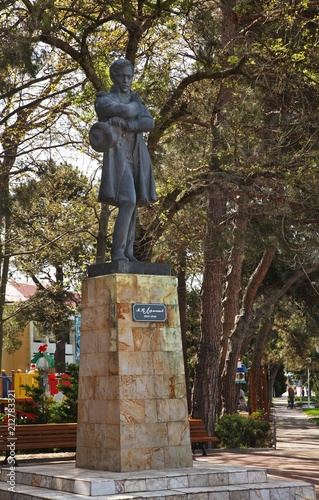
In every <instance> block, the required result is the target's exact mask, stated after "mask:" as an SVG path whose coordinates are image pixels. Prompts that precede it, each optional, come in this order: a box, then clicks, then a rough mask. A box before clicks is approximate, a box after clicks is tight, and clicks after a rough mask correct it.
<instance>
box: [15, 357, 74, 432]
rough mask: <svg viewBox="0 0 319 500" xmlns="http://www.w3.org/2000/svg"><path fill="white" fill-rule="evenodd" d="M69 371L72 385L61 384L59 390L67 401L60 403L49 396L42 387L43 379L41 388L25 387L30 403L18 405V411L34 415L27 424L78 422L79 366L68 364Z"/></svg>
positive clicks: (22, 402)
mask: <svg viewBox="0 0 319 500" xmlns="http://www.w3.org/2000/svg"><path fill="white" fill-rule="evenodd" d="M67 371H68V375H69V377H70V379H67V378H65V380H70V382H71V385H63V384H62V383H61V382H60V383H59V384H58V386H57V388H58V389H59V391H61V392H62V393H63V394H64V395H65V400H64V401H63V402H62V403H58V402H56V401H54V400H53V399H52V397H51V396H47V395H46V393H45V388H44V387H41V377H39V379H40V384H39V387H35V386H23V387H24V389H25V391H26V395H27V397H28V398H31V400H30V401H28V400H24V401H23V400H22V401H19V404H17V409H19V410H21V411H23V412H24V413H27V414H32V415H34V418H33V419H32V420H31V419H27V420H23V421H22V422H21V423H25V424H48V423H66V422H76V421H77V404H78V387H79V365H77V364H68V365H67Z"/></svg>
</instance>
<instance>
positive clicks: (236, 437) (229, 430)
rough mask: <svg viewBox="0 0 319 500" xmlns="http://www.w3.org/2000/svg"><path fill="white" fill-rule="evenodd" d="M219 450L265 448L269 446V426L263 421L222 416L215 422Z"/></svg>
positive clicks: (238, 416) (236, 415)
mask: <svg viewBox="0 0 319 500" xmlns="http://www.w3.org/2000/svg"><path fill="white" fill-rule="evenodd" d="M215 431H216V435H217V436H218V438H219V440H220V446H221V448H266V447H269V446H271V440H272V438H271V434H270V432H269V431H270V424H269V422H266V421H265V420H258V419H257V420H256V419H254V418H250V417H248V418H246V417H241V416H240V415H238V414H235V415H228V414H224V415H223V416H222V417H221V418H219V419H218V420H217V422H216V427H215Z"/></svg>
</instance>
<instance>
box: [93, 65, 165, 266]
mask: <svg viewBox="0 0 319 500" xmlns="http://www.w3.org/2000/svg"><path fill="white" fill-rule="evenodd" d="M110 76H111V80H112V82H113V84H114V85H112V87H111V89H110V91H109V92H97V94H96V99H95V110H96V113H97V116H98V120H99V123H97V124H95V125H93V127H92V128H91V131H90V142H91V145H92V147H93V148H94V149H95V150H96V151H103V152H104V156H103V167H102V177H101V186H100V192H99V198H98V199H99V201H100V202H103V203H108V204H109V205H115V206H117V207H119V211H118V215H117V218H116V222H115V227H114V232H113V242H112V251H111V260H112V261H116V260H124V261H133V262H136V261H137V259H136V258H135V257H134V255H133V244H134V240H135V225H136V216H137V207H138V206H142V205H150V204H152V203H154V202H155V201H156V191H155V182H154V176H153V170H152V164H151V160H150V156H149V153H148V150H147V147H146V144H145V142H144V140H143V132H149V131H150V130H152V129H153V128H154V120H153V118H152V117H151V115H150V112H149V110H148V109H147V107H146V106H145V104H144V103H143V101H142V98H141V96H140V95H139V94H138V93H137V92H133V91H131V85H132V81H133V76H134V68H133V65H132V64H131V62H130V61H128V60H126V59H117V60H116V61H114V62H113V63H112V64H111V66H110Z"/></svg>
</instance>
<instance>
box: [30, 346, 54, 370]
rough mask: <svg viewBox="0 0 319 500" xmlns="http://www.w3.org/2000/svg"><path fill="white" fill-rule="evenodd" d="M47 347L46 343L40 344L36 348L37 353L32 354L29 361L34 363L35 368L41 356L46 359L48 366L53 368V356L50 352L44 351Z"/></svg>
mask: <svg viewBox="0 0 319 500" xmlns="http://www.w3.org/2000/svg"><path fill="white" fill-rule="evenodd" d="M47 348H48V344H43V345H40V347H39V349H38V351H39V352H37V354H35V355H34V356H33V358H32V359H31V363H35V365H36V367H37V368H39V362H40V360H42V359H43V358H44V359H45V360H46V361H47V363H48V367H49V368H54V364H55V362H54V358H53V356H51V354H49V353H47V352H46V350H47Z"/></svg>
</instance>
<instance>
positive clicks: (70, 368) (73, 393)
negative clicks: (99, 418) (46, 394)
mask: <svg viewBox="0 0 319 500" xmlns="http://www.w3.org/2000/svg"><path fill="white" fill-rule="evenodd" d="M67 372H68V375H69V377H70V382H71V385H70V386H69V385H63V384H62V383H61V382H60V383H59V384H58V386H57V388H58V389H59V390H60V391H61V392H62V393H63V394H64V395H65V400H64V401H63V402H62V403H61V404H60V405H57V406H56V407H55V412H54V415H53V421H54V422H56V423H67V422H77V414H78V388H79V365H78V364H76V363H71V364H68V365H67ZM62 379H63V380H69V379H68V378H64V377H62Z"/></svg>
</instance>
